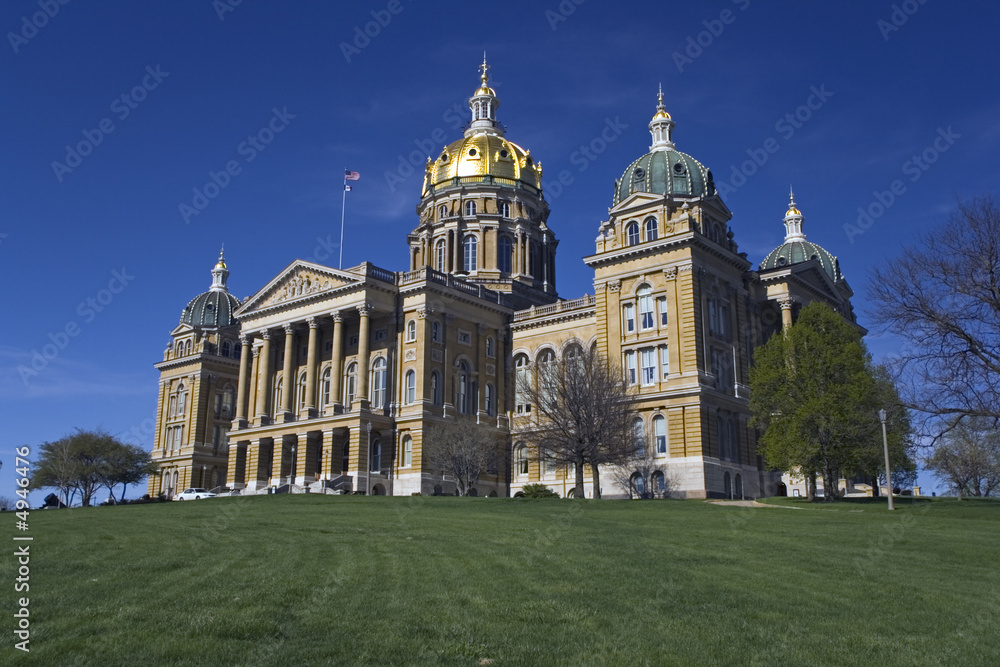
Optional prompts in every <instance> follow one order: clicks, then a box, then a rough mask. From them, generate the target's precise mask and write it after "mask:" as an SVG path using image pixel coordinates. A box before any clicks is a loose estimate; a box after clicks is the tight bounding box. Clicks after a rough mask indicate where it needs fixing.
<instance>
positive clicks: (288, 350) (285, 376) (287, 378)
mask: <svg viewBox="0 0 1000 667" xmlns="http://www.w3.org/2000/svg"><path fill="white" fill-rule="evenodd" d="M282 328H283V329H284V330H285V365H284V368H283V369H282V373H281V377H282V380H281V383H282V384H283V385H284V387H285V389H284V391H283V392H282V393H281V405H280V406H279V409H280V410H281V417H280V420H279V421H281V422H282V423H284V422H290V421H292V419H293V416H292V398H293V397H294V396H295V384H296V382H295V327H294V326H292V325H291V324H286V325H284V326H283V327H282Z"/></svg>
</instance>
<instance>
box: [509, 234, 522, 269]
mask: <svg viewBox="0 0 1000 667" xmlns="http://www.w3.org/2000/svg"><path fill="white" fill-rule="evenodd" d="M523 238H524V234H523V233H522V232H521V228H520V227H518V228H517V231H515V232H514V259H513V261H512V262H511V267H510V268H511V273H513V274H515V275H520V274H521V256H522V254H523V253H522V251H521V243H522V241H523Z"/></svg>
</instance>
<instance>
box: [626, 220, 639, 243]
mask: <svg viewBox="0 0 1000 667" xmlns="http://www.w3.org/2000/svg"><path fill="white" fill-rule="evenodd" d="M625 235H626V236H627V237H628V245H638V244H639V223H638V222H630V223H628V226H627V227H626V228H625Z"/></svg>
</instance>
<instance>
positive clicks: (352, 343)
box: [347, 336, 358, 347]
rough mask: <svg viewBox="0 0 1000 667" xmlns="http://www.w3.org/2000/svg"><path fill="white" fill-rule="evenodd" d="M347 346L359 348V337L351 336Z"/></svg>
mask: <svg viewBox="0 0 1000 667" xmlns="http://www.w3.org/2000/svg"><path fill="white" fill-rule="evenodd" d="M347 346H348V347H357V346H358V337H357V336H351V337H350V338H348V339H347Z"/></svg>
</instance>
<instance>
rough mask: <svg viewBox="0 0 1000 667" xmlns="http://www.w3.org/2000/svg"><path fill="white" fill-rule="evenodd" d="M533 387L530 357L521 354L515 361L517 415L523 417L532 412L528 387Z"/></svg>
mask: <svg viewBox="0 0 1000 667" xmlns="http://www.w3.org/2000/svg"><path fill="white" fill-rule="evenodd" d="M530 386H531V368H530V367H529V366H528V357H527V356H526V355H524V354H519V355H518V356H517V359H515V360H514V403H515V410H516V411H517V414H519V415H523V414H527V413H529V412H531V403H530V401H529V399H528V387H530Z"/></svg>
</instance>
